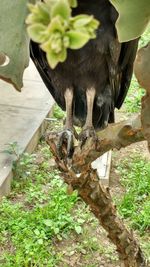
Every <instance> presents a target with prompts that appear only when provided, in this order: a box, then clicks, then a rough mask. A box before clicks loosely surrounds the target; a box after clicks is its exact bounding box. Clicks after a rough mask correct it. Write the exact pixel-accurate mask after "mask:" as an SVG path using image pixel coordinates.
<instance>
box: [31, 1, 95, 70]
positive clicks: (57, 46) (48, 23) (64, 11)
mask: <svg viewBox="0 0 150 267" xmlns="http://www.w3.org/2000/svg"><path fill="white" fill-rule="evenodd" d="M76 5H77V2H76V1H68V0H57V1H53V0H45V1H44V2H43V3H41V2H38V3H37V4H36V5H32V4H30V5H28V7H29V9H30V12H31V13H30V14H29V15H28V17H27V19H26V23H27V24H28V25H29V26H28V28H27V30H28V33H29V36H30V37H31V39H32V40H33V41H35V42H37V43H40V47H41V48H42V50H43V51H44V52H46V57H47V60H48V63H49V65H50V66H51V68H52V69H53V68H55V67H56V66H57V64H58V63H59V62H64V61H65V60H66V58H67V49H68V48H70V49H79V48H81V47H83V46H84V45H85V44H86V43H87V42H88V41H89V40H90V39H93V38H95V37H96V35H95V30H96V29H97V27H98V25H99V22H98V21H97V20H96V19H94V18H93V16H89V15H78V16H75V17H72V16H71V7H76Z"/></svg>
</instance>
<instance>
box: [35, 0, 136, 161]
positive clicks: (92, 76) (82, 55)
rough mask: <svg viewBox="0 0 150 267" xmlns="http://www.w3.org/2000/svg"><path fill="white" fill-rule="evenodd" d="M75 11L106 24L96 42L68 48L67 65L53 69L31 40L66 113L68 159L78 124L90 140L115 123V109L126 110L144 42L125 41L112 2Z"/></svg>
mask: <svg viewBox="0 0 150 267" xmlns="http://www.w3.org/2000/svg"><path fill="white" fill-rule="evenodd" d="M72 12H73V13H72V14H73V16H74V15H78V14H88V15H93V16H94V17H95V18H96V19H97V20H98V21H100V25H99V27H98V29H97V30H96V38H95V39H92V40H90V41H89V42H88V43H87V44H86V45H85V46H84V47H83V48H81V49H78V50H71V49H68V52H67V53H68V55H67V59H66V61H65V62H63V63H59V64H58V65H57V66H56V68H55V69H51V68H50V66H49V64H48V62H47V60H46V55H45V53H44V52H43V51H42V50H41V48H40V46H39V45H38V44H37V43H35V42H33V41H31V42H30V55H31V58H32V60H33V62H34V64H35V66H36V68H37V70H38V72H39V73H40V75H41V77H42V79H43V82H44V83H45V85H46V87H47V88H48V90H49V92H50V93H51V95H52V96H53V98H54V99H55V101H56V102H57V104H58V105H59V106H60V107H61V109H62V110H65V111H66V120H65V125H64V129H63V131H62V132H61V133H60V136H59V141H58V143H59V144H58V147H59V148H60V149H61V146H62V144H63V143H66V144H67V152H68V154H67V155H68V157H71V155H72V153H73V135H74V128H73V126H74V125H78V126H80V127H82V131H81V133H80V135H79V137H80V139H81V140H82V141H83V142H85V140H86V139H87V138H88V137H90V136H94V135H95V131H96V130H98V129H99V130H100V129H104V128H105V127H106V126H107V125H108V123H113V122H114V119H115V116H114V110H115V107H116V108H118V109H119V108H120V107H121V105H122V103H123V102H124V99H125V97H126V94H127V91H128V89H129V85H130V82H131V77H132V73H133V63H134V59H135V56H136V51H137V46H138V39H135V40H132V41H129V42H124V43H119V41H118V38H117V32H116V28H115V23H116V20H117V18H118V13H117V11H116V9H115V8H114V7H113V5H112V4H111V3H110V2H109V0H92V1H91V0H79V1H78V6H77V7H76V8H74V9H73V11H72Z"/></svg>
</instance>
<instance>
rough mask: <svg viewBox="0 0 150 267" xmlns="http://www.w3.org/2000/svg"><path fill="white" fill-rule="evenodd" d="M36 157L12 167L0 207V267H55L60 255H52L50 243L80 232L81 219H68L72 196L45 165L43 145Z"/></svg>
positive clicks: (25, 158)
mask: <svg viewBox="0 0 150 267" xmlns="http://www.w3.org/2000/svg"><path fill="white" fill-rule="evenodd" d="M40 153H41V154H40V157H42V160H41V161H40V163H39V162H37V160H39V159H37V158H36V156H35V155H29V154H27V153H25V154H23V156H22V157H21V158H20V160H19V161H18V162H17V164H16V163H15V165H14V166H15V175H16V176H15V179H14V181H13V190H12V193H11V195H10V196H9V197H7V198H4V199H3V200H2V202H1V205H0V215H1V216H0V233H1V235H0V247H1V250H2V252H0V266H3V267H24V266H40V267H42V266H48V267H53V266H57V264H58V262H59V260H60V258H61V253H55V249H54V245H53V240H54V239H57V240H61V239H62V238H66V237H67V236H68V234H69V232H70V231H74V232H75V233H77V234H80V233H81V232H82V224H83V223H84V220H83V219H82V216H79V214H78V218H76V212H74V214H73V215H72V209H73V208H74V206H75V205H76V203H77V200H78V197H77V194H76V192H74V193H73V194H72V195H70V196H68V195H67V194H66V185H65V184H64V183H63V180H62V179H61V177H60V175H59V172H58V171H57V170H55V169H52V168H51V167H50V166H49V164H48V159H49V160H50V156H51V153H50V152H49V149H48V146H46V145H44V143H43V144H42V148H40ZM38 156H39V155H38ZM80 217H81V218H80ZM75 218H76V220H75Z"/></svg>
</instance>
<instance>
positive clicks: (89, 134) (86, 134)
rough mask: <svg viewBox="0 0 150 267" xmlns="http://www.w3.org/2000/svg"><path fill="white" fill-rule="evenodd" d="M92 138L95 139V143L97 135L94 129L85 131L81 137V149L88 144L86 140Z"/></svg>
mask: <svg viewBox="0 0 150 267" xmlns="http://www.w3.org/2000/svg"><path fill="white" fill-rule="evenodd" d="M90 137H93V139H94V140H95V141H97V135H96V132H95V130H94V128H93V127H91V128H86V129H84V130H83V131H82V132H81V133H80V135H79V140H80V141H81V147H83V145H84V144H85V143H86V140H87V139H88V138H90Z"/></svg>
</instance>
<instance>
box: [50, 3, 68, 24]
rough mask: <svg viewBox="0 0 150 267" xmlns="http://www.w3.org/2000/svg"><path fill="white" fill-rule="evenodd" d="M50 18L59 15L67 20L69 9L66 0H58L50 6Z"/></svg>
mask: <svg viewBox="0 0 150 267" xmlns="http://www.w3.org/2000/svg"><path fill="white" fill-rule="evenodd" d="M50 14H51V18H54V17H56V16H58V15H59V16H61V17H62V18H63V19H64V20H69V18H70V16H71V9H70V6H69V3H68V0H58V1H57V2H56V4H55V5H53V6H52V8H51V12H50Z"/></svg>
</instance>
